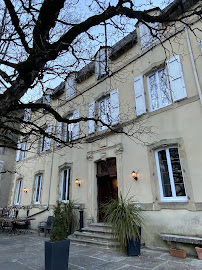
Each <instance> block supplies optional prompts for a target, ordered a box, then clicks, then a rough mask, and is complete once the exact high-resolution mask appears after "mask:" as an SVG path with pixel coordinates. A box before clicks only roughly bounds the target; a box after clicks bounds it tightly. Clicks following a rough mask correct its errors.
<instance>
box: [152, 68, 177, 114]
mask: <svg viewBox="0 0 202 270" xmlns="http://www.w3.org/2000/svg"><path fill="white" fill-rule="evenodd" d="M162 70H164V72H165V76H167V87H168V91H169V94H170V103H168V104H166V105H163V102H162V91H161V89H160V80H159V76H158V74H159V72H160V71H162ZM153 75H154V76H155V80H156V85H157V93H158V102H159V107H158V108H155V109H153V108H152V96H151V85H150V81H149V79H150V77H152V76H153ZM147 86H148V92H149V102H150V110H151V111H156V110H159V109H161V108H164V107H167V106H169V105H170V104H172V103H173V100H172V94H171V89H170V85H169V77H168V72H167V70H166V68H165V67H162V68H159V69H158V70H156V71H155V72H152V73H150V74H149V75H148V76H147Z"/></svg>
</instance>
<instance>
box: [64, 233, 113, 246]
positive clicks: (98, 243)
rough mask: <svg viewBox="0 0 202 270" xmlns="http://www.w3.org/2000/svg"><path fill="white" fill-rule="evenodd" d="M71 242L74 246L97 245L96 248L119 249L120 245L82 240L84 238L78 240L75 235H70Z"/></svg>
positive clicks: (110, 242)
mask: <svg viewBox="0 0 202 270" xmlns="http://www.w3.org/2000/svg"><path fill="white" fill-rule="evenodd" d="M68 238H69V239H70V241H71V243H74V244H82V245H95V246H100V247H103V248H113V247H114V248H115V247H118V243H116V242H112V241H97V240H95V239H94V240H92V239H82V238H77V237H75V236H74V235H69V237H68Z"/></svg>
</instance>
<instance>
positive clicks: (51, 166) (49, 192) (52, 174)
mask: <svg viewBox="0 0 202 270" xmlns="http://www.w3.org/2000/svg"><path fill="white" fill-rule="evenodd" d="M57 103H58V104H59V102H58V100H57ZM58 104H57V108H58ZM56 124H57V121H56V119H55V125H54V126H56ZM53 157H54V143H53V146H52V159H51V175H50V183H49V192H48V208H49V205H50V192H51V183H52V176H53Z"/></svg>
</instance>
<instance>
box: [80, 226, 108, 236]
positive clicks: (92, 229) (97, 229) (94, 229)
mask: <svg viewBox="0 0 202 270" xmlns="http://www.w3.org/2000/svg"><path fill="white" fill-rule="evenodd" d="M82 232H89V233H95V234H97V233H101V234H111V233H112V232H111V229H110V228H107V227H96V226H95V227H93V226H89V227H84V228H82Z"/></svg>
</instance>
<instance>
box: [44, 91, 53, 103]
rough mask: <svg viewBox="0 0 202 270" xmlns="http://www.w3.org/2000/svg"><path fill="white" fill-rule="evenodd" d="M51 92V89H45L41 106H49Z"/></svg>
mask: <svg viewBox="0 0 202 270" xmlns="http://www.w3.org/2000/svg"><path fill="white" fill-rule="evenodd" d="M51 93H52V91H51V89H47V90H46V91H45V93H44V94H43V104H47V105H50V101H51V100H50V95H51Z"/></svg>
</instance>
